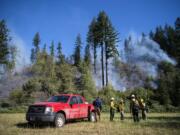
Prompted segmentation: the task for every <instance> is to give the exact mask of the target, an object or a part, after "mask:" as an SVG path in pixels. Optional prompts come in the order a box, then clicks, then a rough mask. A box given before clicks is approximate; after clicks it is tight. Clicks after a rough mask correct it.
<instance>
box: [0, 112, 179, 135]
mask: <svg viewBox="0 0 180 135" xmlns="http://www.w3.org/2000/svg"><path fill="white" fill-rule="evenodd" d="M118 116H119V115H118V114H116V117H115V120H114V122H109V114H103V115H102V120H101V121H100V122H97V123H91V122H87V121H79V122H70V123H67V124H66V125H65V126H64V127H63V128H60V129H58V128H54V127H52V126H49V125H41V126H36V127H30V126H29V125H28V124H27V123H26V121H25V114H0V134H1V135H25V134H26V135H60V134H61V135H179V134H180V114H179V113H161V114H160V113H153V114H149V118H148V120H147V121H142V120H141V121H140V123H134V122H133V121H132V119H131V117H130V115H129V114H126V119H125V120H124V121H120V120H119V117H118Z"/></svg>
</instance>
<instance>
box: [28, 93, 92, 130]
mask: <svg viewBox="0 0 180 135" xmlns="http://www.w3.org/2000/svg"><path fill="white" fill-rule="evenodd" d="M94 111H95V110H94V106H93V105H92V104H88V103H87V102H85V99H84V97H82V96H80V95H77V94H60V95H55V96H52V97H50V98H49V99H48V100H47V101H45V102H39V103H35V104H33V105H30V106H29V108H28V111H27V113H26V120H27V121H28V122H29V123H30V124H35V123H37V122H50V123H53V124H54V125H55V126H56V127H62V126H63V125H64V124H65V123H66V121H68V120H72V119H85V118H87V119H88V120H89V121H92V122H94V121H95V113H94Z"/></svg>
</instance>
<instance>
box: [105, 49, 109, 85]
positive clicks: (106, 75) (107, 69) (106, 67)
mask: <svg viewBox="0 0 180 135" xmlns="http://www.w3.org/2000/svg"><path fill="white" fill-rule="evenodd" d="M105 53H106V55H105V56H106V58H105V60H106V62H105V63H106V86H107V85H108V58H107V47H105Z"/></svg>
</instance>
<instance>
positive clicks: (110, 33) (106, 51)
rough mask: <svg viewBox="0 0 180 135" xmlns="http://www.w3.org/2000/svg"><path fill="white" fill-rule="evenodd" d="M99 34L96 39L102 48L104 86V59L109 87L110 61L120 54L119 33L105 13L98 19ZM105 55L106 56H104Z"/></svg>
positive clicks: (103, 81) (103, 82)
mask: <svg viewBox="0 0 180 135" xmlns="http://www.w3.org/2000/svg"><path fill="white" fill-rule="evenodd" d="M96 27H97V29H96V30H97V32H96V35H95V37H96V38H97V42H98V44H99V45H100V47H101V67H102V86H103V87H104V85H105V79H104V57H105V71H106V85H108V59H109V58H111V57H114V56H115V54H118V51H117V48H116V42H117V40H118V38H117V35H118V34H117V32H116V31H115V29H114V27H113V26H112V24H111V21H110V20H109V18H108V16H107V15H106V13H105V12H104V11H102V12H100V13H99V15H98V18H97V25H96ZM104 55H105V56H104Z"/></svg>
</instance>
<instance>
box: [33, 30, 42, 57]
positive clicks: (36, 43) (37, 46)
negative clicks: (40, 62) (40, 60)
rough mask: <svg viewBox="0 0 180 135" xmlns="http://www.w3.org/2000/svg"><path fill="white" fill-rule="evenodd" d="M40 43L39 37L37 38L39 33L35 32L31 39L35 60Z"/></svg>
mask: <svg viewBox="0 0 180 135" xmlns="http://www.w3.org/2000/svg"><path fill="white" fill-rule="evenodd" d="M40 42H41V40H40V36H39V33H38V32H37V33H36V34H35V36H34V38H33V45H34V47H35V54H36V58H37V54H38V53H39V51H40V49H39V45H40Z"/></svg>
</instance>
